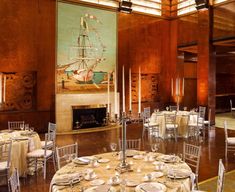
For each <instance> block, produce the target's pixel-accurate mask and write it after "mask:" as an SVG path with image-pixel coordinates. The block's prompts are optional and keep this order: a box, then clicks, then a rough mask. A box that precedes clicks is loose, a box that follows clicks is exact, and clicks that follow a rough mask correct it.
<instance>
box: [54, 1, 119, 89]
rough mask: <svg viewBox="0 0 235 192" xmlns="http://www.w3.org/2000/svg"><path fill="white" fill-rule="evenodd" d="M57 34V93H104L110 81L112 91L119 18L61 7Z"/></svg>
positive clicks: (83, 9)
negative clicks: (117, 20) (117, 21)
mask: <svg viewBox="0 0 235 192" xmlns="http://www.w3.org/2000/svg"><path fill="white" fill-rule="evenodd" d="M57 31H58V42H57V66H56V81H57V86H56V87H57V93H74V92H75V93H96V92H104V91H106V90H107V83H108V77H110V79H109V82H110V85H111V90H112V89H113V85H114V78H113V77H114V75H115V68H116V14H115V13H114V12H111V11H103V10H102V11H101V10H98V9H95V8H90V7H84V6H79V5H74V4H67V3H59V5H58V30H57ZM108 73H109V74H110V75H108Z"/></svg>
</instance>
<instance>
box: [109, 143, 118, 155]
mask: <svg viewBox="0 0 235 192" xmlns="http://www.w3.org/2000/svg"><path fill="white" fill-rule="evenodd" d="M110 149H111V150H112V152H113V156H115V153H114V152H115V151H116V149H117V144H116V143H110Z"/></svg>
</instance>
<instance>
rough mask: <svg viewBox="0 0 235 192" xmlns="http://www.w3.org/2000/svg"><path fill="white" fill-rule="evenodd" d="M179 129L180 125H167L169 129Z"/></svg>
mask: <svg viewBox="0 0 235 192" xmlns="http://www.w3.org/2000/svg"><path fill="white" fill-rule="evenodd" d="M177 127H178V124H166V128H167V129H174V128H177Z"/></svg>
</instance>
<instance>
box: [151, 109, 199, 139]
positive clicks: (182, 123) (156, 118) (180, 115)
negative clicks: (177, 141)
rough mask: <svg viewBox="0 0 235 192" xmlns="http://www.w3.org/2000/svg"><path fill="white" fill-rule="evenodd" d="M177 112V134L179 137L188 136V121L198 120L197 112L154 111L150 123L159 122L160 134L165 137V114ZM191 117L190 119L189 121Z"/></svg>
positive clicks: (194, 121)
mask: <svg viewBox="0 0 235 192" xmlns="http://www.w3.org/2000/svg"><path fill="white" fill-rule="evenodd" d="M174 113H176V123H177V124H178V130H177V135H178V137H185V138H186V137H187V136H188V127H187V125H188V123H190V124H193V123H196V122H197V113H196V112H190V111H177V112H176V111H160V112H153V113H152V115H151V117H150V125H151V124H158V125H159V136H160V137H162V138H165V132H166V127H165V117H164V115H165V114H174ZM188 118H189V121H188Z"/></svg>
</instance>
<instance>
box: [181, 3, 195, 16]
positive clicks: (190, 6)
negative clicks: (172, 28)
mask: <svg viewBox="0 0 235 192" xmlns="http://www.w3.org/2000/svg"><path fill="white" fill-rule="evenodd" d="M177 8H178V15H182V14H185V13H190V12H193V11H196V10H197V9H196V6H195V0H178V5H177Z"/></svg>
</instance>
